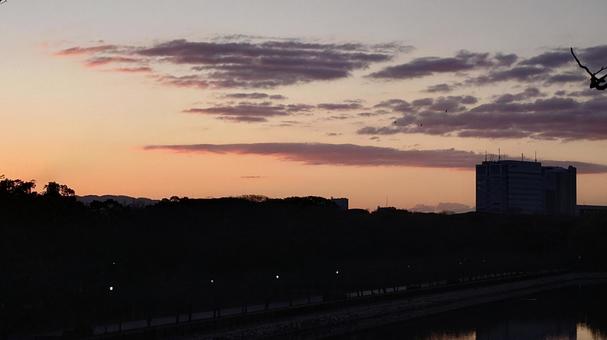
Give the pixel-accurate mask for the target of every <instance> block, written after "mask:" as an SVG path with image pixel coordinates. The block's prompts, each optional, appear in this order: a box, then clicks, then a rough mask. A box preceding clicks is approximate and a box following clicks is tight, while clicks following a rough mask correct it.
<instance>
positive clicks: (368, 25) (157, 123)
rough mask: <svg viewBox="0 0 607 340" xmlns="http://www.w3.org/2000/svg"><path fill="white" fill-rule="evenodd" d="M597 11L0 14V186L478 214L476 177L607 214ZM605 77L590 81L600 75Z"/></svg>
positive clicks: (127, 0) (71, 1)
mask: <svg viewBox="0 0 607 340" xmlns="http://www.w3.org/2000/svg"><path fill="white" fill-rule="evenodd" d="M606 12H607V2H606V1H605V0H586V1H569V0H567V1H565V0H536V1H519V0H513V1H488V0H461V1H446V0H445V1H431V0H415V1H405V0H399V1H397V0H383V1H381V0H374V1H362V0H361V1H345V0H344V1H337V0H334V1H331V0H322V1H320V0H319V1H316V0H308V1H285V0H276V1H269V0H266V1H264V0H256V1H245V0H241V1H230V0H222V1H219V0H218V1H203V0H197V1H194V0H180V1H166V0H165V1H134V0H106V1H92V0H56V1H40V0H8V1H7V2H6V3H3V4H0V75H1V80H2V82H1V84H2V90H1V91H0V121H1V122H2V126H1V132H0V142H1V143H2V149H1V151H0V174H4V175H5V176H6V177H9V178H21V179H35V180H36V181H37V182H38V183H40V184H42V183H45V182H47V181H50V180H55V181H58V182H61V183H65V184H68V185H69V186H70V187H72V188H74V189H75V190H76V193H77V194H79V195H86V194H124V195H131V196H138V197H139V196H144V197H151V198H161V197H169V196H172V195H177V196H188V197H217V196H237V195H243V194H260V195H266V196H271V197H286V196H305V195H317V196H325V197H330V196H334V197H349V198H350V205H351V206H352V207H360V208H375V207H376V206H378V205H385V204H386V200H388V205H390V206H396V207H400V208H411V207H414V206H416V205H418V204H423V205H429V206H435V205H437V204H439V203H441V202H442V203H445V202H452V203H461V204H465V205H468V206H474V204H475V202H474V192H475V185H474V171H473V169H474V164H475V163H477V162H480V161H482V160H483V159H484V157H485V156H484V155H485V152H487V153H489V154H497V153H498V149H499V150H501V153H502V154H508V155H510V156H512V157H513V158H515V159H520V157H521V153H523V154H524V155H525V157H526V158H528V159H533V158H534V154H535V152H537V157H538V160H540V161H542V162H543V163H546V164H559V165H568V164H572V165H575V166H576V167H577V168H578V174H579V175H578V204H607V151H606V150H607V97H606V94H605V93H606V92H607V91H603V92H600V91H596V90H590V89H589V88H588V83H589V81H588V76H587V74H586V73H585V72H584V71H583V70H582V69H580V68H579V67H578V66H577V65H576V64H575V61H574V60H573V59H572V57H571V54H570V52H569V47H570V46H573V47H574V48H575V50H576V53H577V54H578V56H579V57H580V59H581V60H582V62H584V63H586V64H587V65H588V66H589V67H590V68H591V69H592V70H594V71H598V70H599V69H600V68H601V67H602V66H607V40H606V35H605V32H604V31H605V30H604V16H605V13H606ZM604 73H605V72H603V73H601V74H604Z"/></svg>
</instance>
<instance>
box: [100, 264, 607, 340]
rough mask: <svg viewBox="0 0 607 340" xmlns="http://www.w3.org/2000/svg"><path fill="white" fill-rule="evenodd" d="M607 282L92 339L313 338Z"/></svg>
mask: <svg viewBox="0 0 607 340" xmlns="http://www.w3.org/2000/svg"><path fill="white" fill-rule="evenodd" d="M604 282H607V273H564V274H554V275H546V276H540V277H533V278H529V277H527V278H521V279H519V280H509V281H508V282H503V281H502V282H500V281H498V282H495V281H492V282H486V283H484V284H473V285H471V284H466V283H463V284H460V285H458V286H459V289H458V288H457V287H451V289H441V288H438V289H429V290H421V291H418V292H414V291H408V292H407V291H400V292H399V291H395V292H394V293H393V294H387V295H383V296H377V297H376V296H370V297H367V298H362V299H352V300H345V301H339V302H331V303H325V304H319V305H316V306H303V307H301V308H297V307H291V308H285V309H284V310H278V311H274V312H272V313H267V312H266V313H263V312H259V313H249V314H245V315H239V316H233V317H226V318H223V319H219V320H212V321H211V322H209V321H204V322H191V323H184V324H181V325H170V326H162V327H155V328H154V327H153V328H147V329H145V330H143V331H137V330H133V331H126V332H121V333H120V334H113V335H111V334H107V335H102V336H96V337H94V338H95V339H102V338H103V339H111V338H115V337H120V338H121V339H125V338H127V339H144V338H145V339H150V338H157V339H162V338H180V339H218V338H221V339H242V338H246V339H255V338H275V337H276V338H278V337H280V338H291V339H315V338H323V337H330V336H337V335H343V334H347V333H351V332H356V331H360V330H364V329H368V328H374V327H379V326H383V325H387V324H391V323H396V322H402V321H406V320H410V319H414V318H418V317H423V316H430V315H434V314H439V313H443V312H448V311H453V310H457V309H461V308H466V307H471V306H475V305H481V304H485V303H490V302H496V301H501V300H507V299H511V298H516V297H521V296H525V295H529V294H534V293H537V292H541V291H547V290H553V289H559V288H564V287H568V286H572V285H585V284H595V283H604Z"/></svg>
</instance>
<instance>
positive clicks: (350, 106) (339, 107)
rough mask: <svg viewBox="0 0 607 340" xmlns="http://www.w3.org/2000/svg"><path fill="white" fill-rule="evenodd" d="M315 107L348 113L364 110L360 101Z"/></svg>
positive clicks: (323, 104)
mask: <svg viewBox="0 0 607 340" xmlns="http://www.w3.org/2000/svg"><path fill="white" fill-rule="evenodd" d="M316 107H317V108H319V109H321V110H327V111H350V110H360V109H363V108H364V107H363V105H362V104H361V103H360V101H348V102H345V103H322V104H318V105H316Z"/></svg>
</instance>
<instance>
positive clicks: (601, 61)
mask: <svg viewBox="0 0 607 340" xmlns="http://www.w3.org/2000/svg"><path fill="white" fill-rule="evenodd" d="M575 53H576V55H577V56H578V58H579V59H580V61H581V62H582V63H583V64H586V65H587V66H589V67H591V69H592V68H595V67H596V68H600V67H601V66H606V65H607V45H599V46H592V47H588V48H579V49H575ZM520 64H521V65H534V66H541V67H545V68H552V69H554V68H558V67H562V66H566V65H570V66H573V67H577V64H576V62H575V60H574V59H573V57H572V56H571V52H570V50H569V48H558V49H553V50H550V51H547V52H544V53H541V54H539V55H537V56H534V57H531V58H529V59H525V60H523V61H521V62H520Z"/></svg>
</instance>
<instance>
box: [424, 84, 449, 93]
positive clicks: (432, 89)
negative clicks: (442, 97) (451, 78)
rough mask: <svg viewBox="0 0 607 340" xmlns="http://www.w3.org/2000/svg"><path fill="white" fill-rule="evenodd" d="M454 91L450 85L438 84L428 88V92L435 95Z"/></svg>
mask: <svg viewBox="0 0 607 340" xmlns="http://www.w3.org/2000/svg"><path fill="white" fill-rule="evenodd" d="M451 91H453V86H451V85H449V84H445V83H442V84H436V85H431V86H428V88H426V92H430V93H435V92H451Z"/></svg>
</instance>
